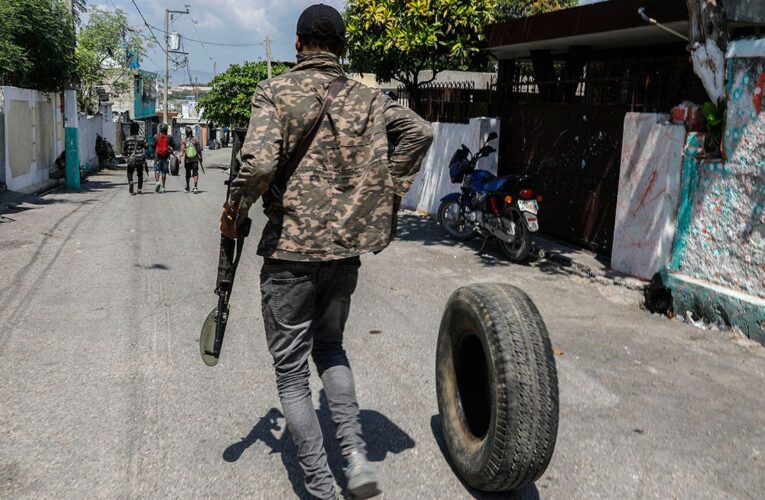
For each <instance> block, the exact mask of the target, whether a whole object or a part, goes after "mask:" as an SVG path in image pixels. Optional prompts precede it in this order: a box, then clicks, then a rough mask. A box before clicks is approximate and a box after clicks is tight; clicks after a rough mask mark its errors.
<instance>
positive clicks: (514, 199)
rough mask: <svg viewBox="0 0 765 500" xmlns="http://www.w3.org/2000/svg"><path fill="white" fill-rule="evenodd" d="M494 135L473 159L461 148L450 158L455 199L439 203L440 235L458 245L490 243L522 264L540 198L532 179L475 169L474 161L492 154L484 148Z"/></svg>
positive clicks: (534, 229)
mask: <svg viewBox="0 0 765 500" xmlns="http://www.w3.org/2000/svg"><path fill="white" fill-rule="evenodd" d="M496 138H497V134H496V133H494V132H492V133H490V134H489V137H488V140H487V141H486V143H485V144H484V145H483V147H482V148H481V149H480V150H479V151H478V153H476V154H473V153H472V152H471V151H470V148H468V147H467V146H465V145H464V144H463V145H462V147H461V148H460V149H459V150H457V152H456V153H454V156H453V157H452V160H451V162H450V164H449V175H450V176H451V178H452V182H453V183H455V184H458V183H462V189H461V191H460V192H459V193H452V194H450V195H448V196H445V197H444V198H442V199H441V207H440V208H439V210H438V221H439V222H440V224H441V227H443V228H444V230H445V231H446V233H447V234H448V235H449V236H451V237H452V238H454V239H455V240H458V241H468V240H470V239H473V238H475V237H476V236H481V237H483V238H484V245H486V243H487V242H488V241H490V240H492V241H496V242H497V244H498V245H499V248H500V249H501V250H502V253H503V254H504V255H505V256H506V257H507V258H508V259H509V260H510V261H512V262H523V261H524V260H525V259H526V258H527V257H528V255H529V252H531V235H532V233H536V232H538V231H539V220H538V219H537V214H538V213H539V204H540V203H541V202H542V197H541V196H539V195H538V194H537V193H536V192H535V191H534V189H533V188H532V178H531V177H529V176H525V175H511V176H504V177H497V176H495V175H493V174H492V173H491V172H487V171H486V170H479V169H476V165H477V164H478V160H480V159H481V158H486V157H487V156H489V155H491V154H493V153H496V151H497V150H496V149H494V148H493V147H492V146H490V145H489V143H490V142H491V141H493V140H495V139H496Z"/></svg>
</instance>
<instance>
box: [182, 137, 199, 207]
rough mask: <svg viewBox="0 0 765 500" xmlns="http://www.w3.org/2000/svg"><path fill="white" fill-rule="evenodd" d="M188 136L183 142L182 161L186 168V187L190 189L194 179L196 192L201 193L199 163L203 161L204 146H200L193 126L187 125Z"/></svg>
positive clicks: (186, 189) (187, 189)
mask: <svg viewBox="0 0 765 500" xmlns="http://www.w3.org/2000/svg"><path fill="white" fill-rule="evenodd" d="M185 132H186V137H185V138H184V139H183V141H182V142H181V161H183V167H184V169H185V170H186V188H185V189H184V191H186V192H187V193H188V192H189V191H190V189H189V181H190V180H191V179H192V178H193V179H194V194H197V193H199V187H198V186H199V164H200V163H201V162H202V148H200V147H199V139H197V138H196V137H194V132H193V131H192V130H191V127H186V131H185Z"/></svg>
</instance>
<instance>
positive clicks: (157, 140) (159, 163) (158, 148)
mask: <svg viewBox="0 0 765 500" xmlns="http://www.w3.org/2000/svg"><path fill="white" fill-rule="evenodd" d="M174 149H175V142H174V141H173V138H172V136H170V135H168V133H167V123H163V124H161V125H160V126H159V134H156V135H155V136H154V180H155V181H157V185H156V186H155V188H154V190H155V191H156V192H158V193H164V192H165V180H166V179H167V174H168V173H169V172H170V155H171V154H172V153H173V150H174Z"/></svg>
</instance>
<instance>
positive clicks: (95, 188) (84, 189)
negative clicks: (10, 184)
mask: <svg viewBox="0 0 765 500" xmlns="http://www.w3.org/2000/svg"><path fill="white" fill-rule="evenodd" d="M120 186H127V182H124V183H120V182H113V181H105V180H86V181H83V182H82V184H81V185H80V189H78V190H76V191H74V190H73V191H67V190H66V189H64V187H63V185H59V186H53V187H52V188H51V189H49V190H47V191H44V192H41V193H37V194H28V195H25V194H21V193H13V192H7V193H2V195H0V214H14V213H20V212H26V211H27V210H35V209H38V208H42V207H45V206H50V205H57V204H61V203H66V204H69V205H88V204H91V203H95V202H96V201H99V200H98V199H97V198H93V199H87V200H76V201H73V200H71V199H70V198H69V195H72V194H82V193H100V192H103V191H111V190H113V189H114V188H117V187H120Z"/></svg>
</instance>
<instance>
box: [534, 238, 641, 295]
mask: <svg viewBox="0 0 765 500" xmlns="http://www.w3.org/2000/svg"><path fill="white" fill-rule="evenodd" d="M536 255H537V258H538V259H539V260H543V261H545V262H548V263H551V264H554V265H556V266H557V267H558V268H560V269H562V270H564V271H566V272H567V273H568V274H574V275H577V276H581V277H583V278H588V279H589V280H590V281H592V282H593V283H597V284H599V285H603V286H612V285H615V286H621V287H624V288H627V289H629V290H633V291H636V292H644V291H645V290H646V288H648V282H645V281H642V280H639V279H637V278H633V277H631V276H623V275H619V274H617V273H616V272H614V271H611V272H608V271H601V270H598V269H593V268H591V267H590V266H586V265H584V264H579V263H578V262H574V261H573V260H571V259H570V258H568V257H564V256H562V255H557V254H554V253H549V252H547V251H545V249H543V248H541V249H539V251H538V252H537V254H536Z"/></svg>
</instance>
